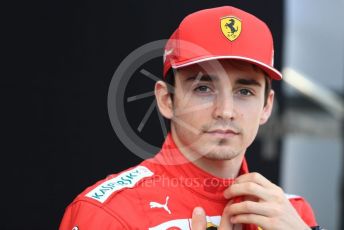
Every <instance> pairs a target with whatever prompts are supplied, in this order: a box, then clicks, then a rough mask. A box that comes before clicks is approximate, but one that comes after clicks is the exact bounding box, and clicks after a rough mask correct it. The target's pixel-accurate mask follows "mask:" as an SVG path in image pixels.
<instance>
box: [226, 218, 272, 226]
mask: <svg viewBox="0 0 344 230" xmlns="http://www.w3.org/2000/svg"><path fill="white" fill-rule="evenodd" d="M230 221H231V222H232V223H233V224H254V225H257V226H259V227H260V228H261V229H268V228H269V226H270V225H271V224H270V219H269V218H268V217H266V216H261V215H256V214H240V215H236V216H232V217H231V219H230Z"/></svg>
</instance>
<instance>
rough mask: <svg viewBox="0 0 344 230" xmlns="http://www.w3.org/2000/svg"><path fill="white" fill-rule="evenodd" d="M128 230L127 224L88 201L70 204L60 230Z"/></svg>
mask: <svg viewBox="0 0 344 230" xmlns="http://www.w3.org/2000/svg"><path fill="white" fill-rule="evenodd" d="M91 229H92V230H93V229H128V227H127V226H126V224H125V223H124V222H123V221H122V220H121V219H119V218H118V217H116V216H114V215H113V214H111V213H109V212H108V211H107V210H105V209H104V208H103V207H99V206H96V205H94V204H92V203H89V202H87V201H78V202H74V203H72V204H70V205H69V206H68V207H67V209H66V211H65V213H64V216H63V218H62V221H61V224H60V227H59V230H91Z"/></svg>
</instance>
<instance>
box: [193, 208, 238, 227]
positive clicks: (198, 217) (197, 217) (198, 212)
mask: <svg viewBox="0 0 344 230" xmlns="http://www.w3.org/2000/svg"><path fill="white" fill-rule="evenodd" d="M206 228H207V220H206V217H205V212H204V210H203V208H201V207H196V208H195V209H194V210H193V212H192V221H191V229H192V230H205V229H206ZM217 229H218V230H234V228H233V226H232V223H230V220H229V218H223V216H222V218H221V222H220V226H219V227H218V228H217Z"/></svg>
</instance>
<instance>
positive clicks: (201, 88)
mask: <svg viewBox="0 0 344 230" xmlns="http://www.w3.org/2000/svg"><path fill="white" fill-rule="evenodd" d="M194 91H195V92H199V93H210V92H211V89H210V88H209V87H208V86H205V85H201V86H198V87H197V88H195V89H194Z"/></svg>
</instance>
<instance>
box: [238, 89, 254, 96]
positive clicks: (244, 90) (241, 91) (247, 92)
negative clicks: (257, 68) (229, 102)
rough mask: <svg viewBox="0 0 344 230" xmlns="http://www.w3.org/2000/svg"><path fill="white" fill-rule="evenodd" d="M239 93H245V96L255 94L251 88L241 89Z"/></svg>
mask: <svg viewBox="0 0 344 230" xmlns="http://www.w3.org/2000/svg"><path fill="white" fill-rule="evenodd" d="M239 94H241V95H244V96H251V95H253V93H252V91H251V90H249V89H240V90H239Z"/></svg>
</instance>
